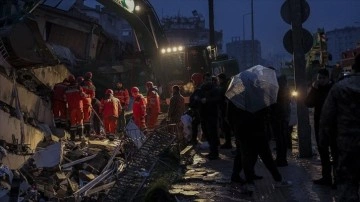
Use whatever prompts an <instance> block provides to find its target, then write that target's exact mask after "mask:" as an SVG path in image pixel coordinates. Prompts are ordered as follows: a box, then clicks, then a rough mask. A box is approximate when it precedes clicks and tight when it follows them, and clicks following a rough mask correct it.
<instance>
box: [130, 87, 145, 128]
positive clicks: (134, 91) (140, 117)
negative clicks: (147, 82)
mask: <svg viewBox="0 0 360 202" xmlns="http://www.w3.org/2000/svg"><path fill="white" fill-rule="evenodd" d="M131 95H132V96H133V97H134V103H133V109H132V110H133V118H134V122H135V124H136V125H137V126H138V127H139V129H140V130H144V129H146V122H145V116H146V99H145V98H144V96H143V95H142V94H140V92H139V88H137V87H132V88H131Z"/></svg>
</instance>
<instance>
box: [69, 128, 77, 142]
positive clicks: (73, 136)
mask: <svg viewBox="0 0 360 202" xmlns="http://www.w3.org/2000/svg"><path fill="white" fill-rule="evenodd" d="M75 136H76V130H71V131H70V140H71V141H75Z"/></svg>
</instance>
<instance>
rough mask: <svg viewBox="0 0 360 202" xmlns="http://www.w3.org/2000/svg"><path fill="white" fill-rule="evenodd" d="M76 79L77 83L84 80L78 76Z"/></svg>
mask: <svg viewBox="0 0 360 202" xmlns="http://www.w3.org/2000/svg"><path fill="white" fill-rule="evenodd" d="M76 81H77V82H78V83H81V82H83V81H84V77H82V76H78V77H77V78H76Z"/></svg>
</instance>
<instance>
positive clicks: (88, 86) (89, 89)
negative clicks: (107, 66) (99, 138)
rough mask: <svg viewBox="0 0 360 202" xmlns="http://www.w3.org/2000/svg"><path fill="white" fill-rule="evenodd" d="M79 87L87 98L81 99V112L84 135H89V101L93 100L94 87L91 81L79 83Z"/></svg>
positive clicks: (90, 110)
mask: <svg viewBox="0 0 360 202" xmlns="http://www.w3.org/2000/svg"><path fill="white" fill-rule="evenodd" d="M81 87H82V88H83V90H84V93H85V94H87V95H88V96H87V97H85V98H84V99H83V105H84V107H83V112H84V127H85V131H84V132H85V134H87V135H89V133H90V118H91V112H92V109H91V100H92V99H93V98H95V90H96V89H95V86H94V84H93V83H92V81H91V80H89V79H86V80H84V81H83V82H82V83H81Z"/></svg>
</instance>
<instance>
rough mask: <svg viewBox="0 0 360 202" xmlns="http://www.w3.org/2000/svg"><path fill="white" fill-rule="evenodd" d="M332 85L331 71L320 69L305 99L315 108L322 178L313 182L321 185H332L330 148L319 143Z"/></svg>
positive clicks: (307, 104)
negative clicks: (325, 106) (324, 110)
mask: <svg viewBox="0 0 360 202" xmlns="http://www.w3.org/2000/svg"><path fill="white" fill-rule="evenodd" d="M332 85H333V83H332V82H331V81H330V78H329V71H328V70H327V69H320V70H319V71H318V74H317V79H316V81H314V82H313V83H312V85H311V88H310V91H309V93H308V95H307V97H306V99H305V105H306V106H307V107H309V108H314V130H315V140H316V144H317V147H318V151H319V155H320V161H321V166H322V178H320V179H317V180H314V181H313V182H314V184H319V185H332V177H331V176H332V175H331V163H330V154H329V150H328V148H322V147H321V145H320V144H319V143H320V141H319V123H320V116H321V110H322V107H323V105H324V102H325V99H326V97H327V95H328V93H329V91H330V89H331V87H332Z"/></svg>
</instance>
